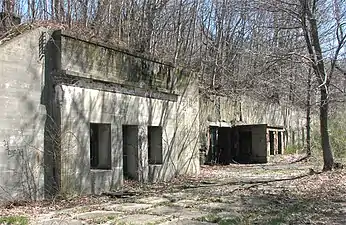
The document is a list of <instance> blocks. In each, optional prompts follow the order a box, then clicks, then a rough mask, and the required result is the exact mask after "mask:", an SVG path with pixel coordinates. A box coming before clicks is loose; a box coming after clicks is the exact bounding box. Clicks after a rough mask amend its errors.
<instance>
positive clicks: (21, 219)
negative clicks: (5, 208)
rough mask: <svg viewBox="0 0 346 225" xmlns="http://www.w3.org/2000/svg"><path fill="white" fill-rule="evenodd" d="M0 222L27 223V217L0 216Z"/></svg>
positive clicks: (25, 224) (20, 224) (22, 224)
mask: <svg viewBox="0 0 346 225" xmlns="http://www.w3.org/2000/svg"><path fill="white" fill-rule="evenodd" d="M0 224H11V225H12V224H13V225H27V224H29V219H28V218H27V217H25V216H6V217H0Z"/></svg>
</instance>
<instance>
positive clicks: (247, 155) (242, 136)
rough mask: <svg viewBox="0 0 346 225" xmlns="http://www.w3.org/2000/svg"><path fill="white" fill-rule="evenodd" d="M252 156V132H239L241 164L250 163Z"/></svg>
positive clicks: (239, 159)
mask: <svg viewBox="0 0 346 225" xmlns="http://www.w3.org/2000/svg"><path fill="white" fill-rule="evenodd" d="M251 154H252V132H251V131H239V157H238V161H239V162H241V163H250V159H251Z"/></svg>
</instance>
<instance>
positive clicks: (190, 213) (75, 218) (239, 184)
mask: <svg viewBox="0 0 346 225" xmlns="http://www.w3.org/2000/svg"><path fill="white" fill-rule="evenodd" d="M312 169H313V170H312ZM316 172H318V168H317V167H315V166H313V165H312V164H311V163H293V164H290V163H287V162H280V163H272V164H265V165H229V166H203V167H202V169H201V174H200V175H199V176H197V177H181V178H179V179H176V180H174V181H172V182H169V183H160V184H151V185H143V184H138V183H135V182H132V183H131V182H127V183H126V185H125V187H124V191H123V192H122V193H121V192H117V193H114V194H117V195H114V194H113V195H112V196H85V197H75V198H72V197H71V198H70V199H63V200H62V199H61V200H58V199H57V200H55V201H53V202H48V201H47V202H37V203H26V204H21V205H18V204H12V205H7V206H6V207H2V208H1V209H0V213H1V215H2V216H6V215H12V216H26V217H28V218H29V219H30V222H29V224H37V225H41V224H45V225H48V224H66V225H70V224H76V225H78V224H328V225H329V224H346V171H345V170H337V171H333V172H327V173H316Z"/></svg>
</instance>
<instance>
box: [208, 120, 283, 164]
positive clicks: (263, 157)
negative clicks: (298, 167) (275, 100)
mask: <svg viewBox="0 0 346 225" xmlns="http://www.w3.org/2000/svg"><path fill="white" fill-rule="evenodd" d="M284 135H285V133H284V128H282V127H273V126H267V124H251V125H236V126H231V125H229V126H227V125H221V126H217V125H216V124H212V125H210V126H209V133H208V136H209V140H208V142H209V149H208V150H207V152H208V153H207V160H206V161H207V164H230V163H267V162H268V158H267V157H268V156H269V155H274V154H282V153H283V149H284Z"/></svg>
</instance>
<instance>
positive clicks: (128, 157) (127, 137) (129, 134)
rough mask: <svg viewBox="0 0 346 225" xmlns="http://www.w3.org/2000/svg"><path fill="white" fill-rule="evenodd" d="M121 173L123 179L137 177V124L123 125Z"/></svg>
mask: <svg viewBox="0 0 346 225" xmlns="http://www.w3.org/2000/svg"><path fill="white" fill-rule="evenodd" d="M122 131H123V175H124V178H125V179H130V180H134V179H137V178H138V162H139V161H138V160H139V159H138V126H137V125H123V126H122Z"/></svg>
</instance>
